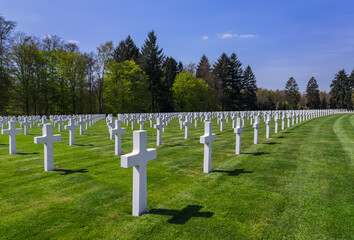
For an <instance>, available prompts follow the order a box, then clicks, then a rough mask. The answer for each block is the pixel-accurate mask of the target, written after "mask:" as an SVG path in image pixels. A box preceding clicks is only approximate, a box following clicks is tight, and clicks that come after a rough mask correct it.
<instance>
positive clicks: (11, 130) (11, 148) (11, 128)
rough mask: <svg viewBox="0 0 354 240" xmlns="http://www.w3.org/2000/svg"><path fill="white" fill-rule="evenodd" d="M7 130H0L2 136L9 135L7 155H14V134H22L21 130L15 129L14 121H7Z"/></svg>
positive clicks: (15, 149)
mask: <svg viewBox="0 0 354 240" xmlns="http://www.w3.org/2000/svg"><path fill="white" fill-rule="evenodd" d="M8 124H9V129H3V130H1V133H2V134H9V153H10V154H15V153H16V152H17V148H16V134H17V133H22V128H18V129H16V121H13V120H11V121H9V123H8Z"/></svg>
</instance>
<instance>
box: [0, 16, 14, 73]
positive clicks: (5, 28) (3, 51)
mask: <svg viewBox="0 0 354 240" xmlns="http://www.w3.org/2000/svg"><path fill="white" fill-rule="evenodd" d="M15 27H16V23H15V22H13V21H6V20H5V18H4V17H2V16H0V66H4V64H5V60H6V59H5V58H6V56H7V54H8V52H9V49H10V48H11V40H12V38H13V36H12V33H13V30H14V28H15Z"/></svg>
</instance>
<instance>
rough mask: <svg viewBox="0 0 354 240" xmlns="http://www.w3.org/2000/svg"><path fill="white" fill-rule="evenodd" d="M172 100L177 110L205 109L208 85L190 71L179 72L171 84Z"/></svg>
mask: <svg viewBox="0 0 354 240" xmlns="http://www.w3.org/2000/svg"><path fill="white" fill-rule="evenodd" d="M172 90H173V100H174V103H175V109H176V110H177V111H181V112H185V111H188V112H190V111H205V110H206V107H207V104H206V101H207V93H208V85H207V84H206V83H205V81H204V80H203V79H201V78H196V77H195V75H193V74H191V73H190V72H183V73H179V74H178V75H177V76H176V80H175V82H174V84H173V88H172Z"/></svg>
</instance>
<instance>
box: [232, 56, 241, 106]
mask: <svg viewBox="0 0 354 240" xmlns="http://www.w3.org/2000/svg"><path fill="white" fill-rule="evenodd" d="M229 68H230V77H229V82H228V88H229V89H230V91H229V95H228V98H229V102H230V105H229V107H228V110H241V109H242V96H241V89H243V69H242V63H241V62H240V61H239V60H238V58H237V55H236V53H232V54H231V56H230V61H229Z"/></svg>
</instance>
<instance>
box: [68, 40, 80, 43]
mask: <svg viewBox="0 0 354 240" xmlns="http://www.w3.org/2000/svg"><path fill="white" fill-rule="evenodd" d="M68 43H73V44H80V42H79V41H77V40H69V41H68Z"/></svg>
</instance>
